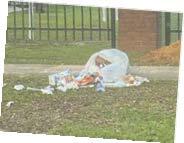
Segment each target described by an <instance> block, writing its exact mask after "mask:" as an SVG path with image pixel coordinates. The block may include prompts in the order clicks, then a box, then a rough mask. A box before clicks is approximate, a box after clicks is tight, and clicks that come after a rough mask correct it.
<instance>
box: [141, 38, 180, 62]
mask: <svg viewBox="0 0 184 143" xmlns="http://www.w3.org/2000/svg"><path fill="white" fill-rule="evenodd" d="M180 48H181V41H176V42H174V43H172V44H171V45H169V46H164V47H161V48H159V49H156V50H153V51H151V52H149V53H147V54H145V55H144V56H143V57H141V58H140V60H141V62H142V63H154V64H168V65H178V64H179V59H180Z"/></svg>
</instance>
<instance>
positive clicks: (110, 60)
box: [85, 49, 129, 82]
mask: <svg viewBox="0 0 184 143" xmlns="http://www.w3.org/2000/svg"><path fill="white" fill-rule="evenodd" d="M97 57H101V58H103V59H104V60H106V61H107V62H105V63H104V62H103V63H102V64H103V66H100V67H99V63H98V65H97V62H96V58H97ZM128 67H129V59H128V56H127V54H126V53H124V52H122V51H120V50H117V49H105V50H102V51H100V52H97V53H95V54H93V55H92V56H91V57H90V58H89V60H88V62H87V63H86V65H85V71H87V72H89V73H96V72H97V73H100V75H101V76H102V77H103V80H104V82H115V81H117V80H119V79H120V78H121V77H122V76H123V75H126V74H127V72H128Z"/></svg>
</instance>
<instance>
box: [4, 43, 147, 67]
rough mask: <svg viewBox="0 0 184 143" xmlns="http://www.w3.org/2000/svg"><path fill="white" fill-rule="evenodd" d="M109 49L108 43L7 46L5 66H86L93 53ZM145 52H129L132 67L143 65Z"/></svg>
mask: <svg viewBox="0 0 184 143" xmlns="http://www.w3.org/2000/svg"><path fill="white" fill-rule="evenodd" d="M107 48H110V44H109V43H108V42H94V43H88V42H78V43H68V44H67V43H56V44H26V43H25V44H16V45H14V44H7V45H6V48H5V64H54V65H59V64H65V65H84V64H86V62H87V61H88V59H89V57H90V56H91V55H92V54H93V53H95V52H98V51H100V50H102V49H107ZM145 52H146V51H129V52H127V54H128V56H129V59H130V65H142V63H141V62H140V60H138V59H139V58H140V57H141V56H143V55H144V54H145Z"/></svg>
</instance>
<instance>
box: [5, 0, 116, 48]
mask: <svg viewBox="0 0 184 143" xmlns="http://www.w3.org/2000/svg"><path fill="white" fill-rule="evenodd" d="M102 16H104V15H102V8H96V7H84V6H68V5H54V4H52V5H51V4H39V3H27V2H14V1H10V2H9V15H8V21H7V23H8V26H7V42H19V41H27V42H29V41H36V40H37V41H51V42H52V41H109V42H111V46H112V47H113V48H115V47H116V24H117V23H116V20H115V9H110V8H107V9H106V15H105V17H106V21H103V20H102Z"/></svg>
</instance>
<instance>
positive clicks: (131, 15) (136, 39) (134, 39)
mask: <svg viewBox="0 0 184 143" xmlns="http://www.w3.org/2000/svg"><path fill="white" fill-rule="evenodd" d="M158 20H159V12H152V11H140V10H139V11H137V10H125V9H123V10H119V32H118V33H119V35H118V37H117V38H118V39H117V40H118V47H119V49H122V50H124V51H127V50H145V49H146V50H151V49H155V48H157V47H159V44H158V38H159V24H158V23H159V22H158Z"/></svg>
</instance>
